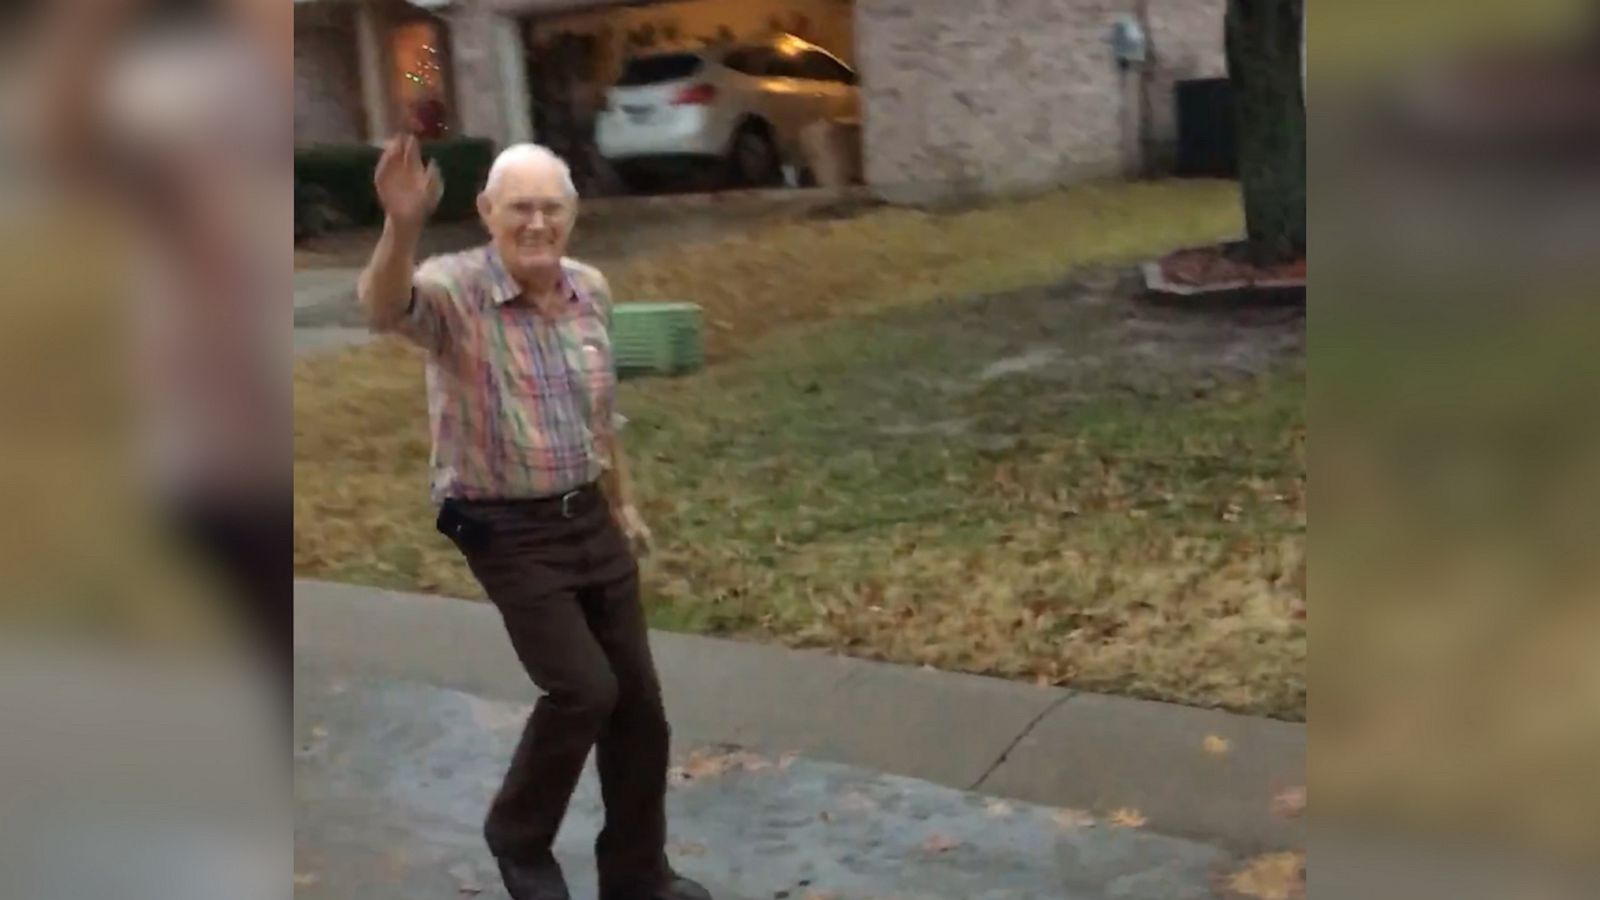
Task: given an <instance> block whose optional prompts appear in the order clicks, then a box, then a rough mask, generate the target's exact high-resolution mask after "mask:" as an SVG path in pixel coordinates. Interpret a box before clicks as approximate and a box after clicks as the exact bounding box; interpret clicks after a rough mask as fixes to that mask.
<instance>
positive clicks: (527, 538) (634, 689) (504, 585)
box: [359, 137, 710, 900]
mask: <svg viewBox="0 0 1600 900" xmlns="http://www.w3.org/2000/svg"><path fill="white" fill-rule="evenodd" d="M374 181H375V183H376V186H377V191H378V198H379V200H380V201H381V203H382V205H383V209H384V212H385V214H386V217H387V218H386V221H385V223H384V230H383V236H382V237H381V238H380V239H379V241H378V246H377V248H376V250H374V252H373V255H372V261H371V262H370V263H368V265H367V268H366V271H365V272H363V273H362V276H361V280H360V287H359V292H360V296H361V302H362V304H363V305H364V307H365V308H366V312H367V315H368V317H369V320H370V322H371V324H372V327H373V328H374V329H375V330H378V331H388V332H396V333H399V334H401V335H404V336H405V337H406V338H408V339H410V340H411V341H413V342H415V343H417V344H418V345H420V346H421V347H423V348H424V349H425V350H427V351H428V361H427V387H428V418H429V424H430V426H431V428H432V434H433V458H432V490H433V498H434V500H435V501H436V502H437V503H438V504H439V506H440V510H439V519H438V527H439V530H440V531H442V532H443V533H444V534H445V535H446V536H448V537H449V538H450V540H451V541H452V542H454V543H455V545H456V547H457V548H458V549H459V550H460V551H461V553H462V554H463V555H464V556H465V557H466V560H467V564H468V565H469V566H470V567H471V569H472V572H473V574H474V575H475V576H476V577H477V579H478V580H479V582H480V583H482V585H483V588H484V590H485V592H487V594H488V595H489V599H490V600H491V601H493V603H494V604H495V606H496V607H498V608H499V610H500V613H501V616H502V617H503V618H504V620H505V624H506V630H507V631H508V632H509V633H510V636H511V643H512V646H513V647H514V648H515V650H516V652H517V656H518V657H519V658H520V659H521V660H522V664H523V666H524V667H525V668H526V669H527V670H528V674H529V675H530V676H531V677H532V678H533V681H534V683H535V684H537V685H538V686H539V688H540V689H541V690H542V691H543V692H544V696H543V697H542V698H541V699H540V700H539V702H538V705H537V706H535V708H534V711H533V714H532V715H531V716H530V717H529V719H528V724H527V727H526V729H525V730H524V732H523V735H522V739H521V742H520V743H519V744H518V746H517V749H516V753H515V754H514V755H513V756H512V760H511V767H510V771H509V772H508V773H507V775H506V777H505V782H504V784H503V785H502V786H501V788H500V791H499V794H498V795H497V796H496V798H495V801H494V804H493V806H492V807H491V809H490V811H489V815H488V819H487V821H486V823H485V826H484V834H485V837H486V838H487V840H488V843H489V848H490V850H491V851H492V852H493V853H494V855H495V857H496V859H497V860H498V862H499V865H500V872H501V875H502V877H503V878H504V879H505V882H506V888H507V889H508V890H509V892H510V894H511V896H512V898H513V900H566V898H568V896H569V894H568V892H567V888H566V884H565V882H564V881H563V879H562V875H561V870H560V868H559V867H558V866H557V864H556V861H555V858H554V857H553V856H552V854H551V845H552V843H553V841H554V839H555V836H556V831H557V829H558V828H559V827H560V825H561V820H562V818H563V816H564V814H565V812H566V808H567V802H568V800H569V799H570V797H571V795H572V791H573V788H574V787H575V786H576V785H577V782H578V777H579V775H580V774H581V773H582V770H583V766H584V762H585V760H586V759H587V757H588V755H589V750H590V749H591V748H594V749H595V750H596V758H597V762H598V766H599V770H600V785H601V793H602V795H603V797H604V799H605V807H606V823H605V827H604V829H603V830H602V831H601V832H600V836H599V839H598V840H597V841H596V844H595V852H596V857H597V861H598V864H599V874H600V897H601V900H709V897H710V895H709V894H708V893H707V892H706V891H705V889H704V888H702V887H701V886H699V885H697V884H695V883H694V882H692V881H689V880H688V879H686V878H682V877H680V876H678V875H676V874H675V873H674V872H673V871H672V869H671V868H670V866H669V865H668V863H667V860H666V855H665V844H666V811H665V795H666V781H667V752H668V746H667V745H668V728H667V720H666V715H665V713H664V711H663V709H662V703H661V688H660V684H659V682H658V681H657V677H656V671H655V663H654V662H653V661H652V659H651V656H650V646H649V642H648V636H647V631H646V627H645V619H644V613H643V610H642V608H641V606H640V600H639V575H638V566H637V563H636V562H635V551H636V550H642V549H644V547H645V546H646V545H647V543H648V540H649V531H648V530H647V529H646V527H645V525H644V522H643V521H642V520H641V518H640V516H639V512H638V510H637V508H636V507H635V506H634V503H633V489H632V486H631V484H630V483H629V480H628V473H627V468H626V465H625V463H624V460H623V456H622V448H621V445H620V444H619V442H618V438H617V430H616V421H617V417H616V416H615V414H614V411H613V394H614V392H615V387H616V375H615V367H614V364H613V360H612V355H611V344H610V338H609V336H608V334H607V328H608V325H609V322H610V315H611V293H610V290H609V289H608V288H607V286H606V281H605V279H604V278H603V277H602V276H601V275H600V273H599V272H597V271H596V270H594V269H593V268H590V267H589V266H586V265H583V264H582V263H579V262H575V261H573V260H570V259H567V258H566V257H565V255H564V254H565V251H566V247H567V240H568V238H570V237H571V235H572V226H573V223H574V220H575V219H576V216H577V192H576V191H575V190H574V189H573V186H572V178H571V175H570V173H569V171H568V169H567V166H566V164H565V163H563V162H562V161H561V159H560V158H559V157H557V156H556V155H555V154H553V153H551V152H550V151H549V150H547V149H545V148H543V147H538V146H533V145H527V144H524V145H519V146H514V147H511V148H509V149H507V150H506V151H505V152H504V153H502V154H501V155H500V157H499V158H498V159H497V160H496V161H495V163H494V166H493V167H492V168H491V169H490V172H489V178H488V183H487V185H486V187H485V188H484V191H483V193H482V194H481V195H480V196H479V198H478V211H479V214H480V215H481V217H482V219H483V223H484V225H485V227H486V228H487V229H488V231H489V235H490V241H489V243H488V245H487V246H484V247H480V248H478V249H475V250H469V251H466V252H463V253H456V254H451V255H447V256H439V257H434V258H432V259H429V260H428V261H427V262H425V263H423V264H422V265H421V266H420V267H416V268H413V266H414V257H415V254H416V250H417V242H418V238H419V237H420V235H421V233H422V228H423V223H424V221H425V220H426V219H427V217H428V215H429V214H430V213H431V212H432V211H433V209H434V207H435V206H436V205H437V203H438V201H439V197H440V194H441V192H442V189H443V184H442V182H441V180H440V178H439V174H438V171H437V169H436V168H434V167H433V166H429V167H428V168H426V169H424V167H423V165H422V160H421V154H420V150H419V148H418V145H417V142H416V139H415V138H412V137H401V138H397V139H396V140H395V141H394V142H393V143H391V144H390V145H389V147H388V148H387V150H386V151H385V152H384V154H383V157H382V159H381V160H380V161H379V162H378V167H377V173H376V176H375V179H374ZM630 545H631V546H630Z"/></svg>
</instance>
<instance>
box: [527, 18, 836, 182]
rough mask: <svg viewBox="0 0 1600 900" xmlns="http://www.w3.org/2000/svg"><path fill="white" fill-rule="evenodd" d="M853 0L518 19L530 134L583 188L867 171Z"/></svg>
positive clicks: (830, 178)
mask: <svg viewBox="0 0 1600 900" xmlns="http://www.w3.org/2000/svg"><path fill="white" fill-rule="evenodd" d="M854 17H855V10H854V8H853V2H852V0H672V2H663V3H653V4H647V5H637V4H635V5H630V6H623V7H612V8H605V9H590V10H583V11H578V12H567V13H560V14H552V15H543V16H536V17H529V18H527V19H525V20H523V22H522V23H521V25H522V32H523V38H524V40H525V42H526V49H527V60H528V95H529V100H530V103H531V105H532V110H531V117H532V121H533V128H534V134H535V138H536V140H538V141H540V142H541V143H544V144H546V145H548V146H550V147H551V148H552V149H554V150H556V152H558V153H560V154H562V156H564V157H565V158H566V159H567V160H568V161H569V162H570V163H571V165H572V168H573V175H574V178H575V179H576V180H577V181H578V182H579V188H580V190H583V191H584V192H585V193H586V194H590V195H615V194H631V193H661V192H679V191H707V190H726V189H748V188H768V187H782V186H789V187H801V186H807V185H828V186H834V185H843V184H851V183H859V182H860V180H861V165H860V156H861V150H860V147H861V144H860V116H861V100H860V83H859V78H858V77H857V75H856V71H855V34H854V31H855V18H854Z"/></svg>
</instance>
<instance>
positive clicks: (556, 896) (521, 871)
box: [496, 859, 572, 900]
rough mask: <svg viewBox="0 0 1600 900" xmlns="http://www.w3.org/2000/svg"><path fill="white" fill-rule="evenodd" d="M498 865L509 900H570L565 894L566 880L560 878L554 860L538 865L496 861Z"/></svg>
mask: <svg viewBox="0 0 1600 900" xmlns="http://www.w3.org/2000/svg"><path fill="white" fill-rule="evenodd" d="M496 862H498V863H499V864H500V878H501V880H502V881H504V882H505V883H506V892H507V893H509V894H510V895H511V900H572V895H571V894H570V893H568V892H567V880H566V879H565V878H563V877H561V867H560V866H558V865H556V861H555V860H553V859H552V860H549V861H547V862H539V863H514V862H511V861H509V860H505V859H501V860H496Z"/></svg>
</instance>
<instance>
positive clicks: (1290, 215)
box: [1227, 0, 1306, 265]
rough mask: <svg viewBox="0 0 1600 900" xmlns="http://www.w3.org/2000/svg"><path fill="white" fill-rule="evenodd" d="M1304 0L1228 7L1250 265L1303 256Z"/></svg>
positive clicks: (1234, 0) (1250, 1) (1247, 1)
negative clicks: (1302, 59) (1251, 263)
mask: <svg viewBox="0 0 1600 900" xmlns="http://www.w3.org/2000/svg"><path fill="white" fill-rule="evenodd" d="M1304 20H1305V0H1228V16H1227V45H1228V75H1229V78H1230V79H1231V80H1232V82H1233V94H1234V98H1235V100H1234V102H1235V104H1236V115H1237V124H1236V133H1237V135H1238V148H1239V149H1238V153H1239V180H1240V186H1241V189H1242V191H1243V194H1244V215H1245V228H1246V232H1247V233H1248V235H1249V254H1250V257H1251V260H1252V261H1253V262H1255V263H1257V264H1262V265H1265V264H1271V263H1278V262H1287V261H1290V260H1295V259H1300V258H1303V257H1304V256H1305V252H1306V105H1305V85H1304V81H1303V73H1304V69H1303V68H1302V67H1301V53H1302V39H1303V35H1304V33H1305V32H1304V30H1303V27H1302V23H1303V22H1304Z"/></svg>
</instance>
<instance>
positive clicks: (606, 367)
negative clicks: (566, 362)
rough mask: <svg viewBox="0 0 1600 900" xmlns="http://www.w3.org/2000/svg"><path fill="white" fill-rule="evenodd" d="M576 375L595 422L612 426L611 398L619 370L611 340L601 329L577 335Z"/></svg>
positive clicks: (592, 419)
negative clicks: (584, 392) (617, 369)
mask: <svg viewBox="0 0 1600 900" xmlns="http://www.w3.org/2000/svg"><path fill="white" fill-rule="evenodd" d="M577 357H578V359H577V363H576V366H575V369H576V372H575V374H577V376H578V377H579V379H581V380H582V382H583V387H584V390H585V391H586V392H587V394H588V400H589V404H588V405H589V413H590V419H591V421H592V422H594V423H597V424H602V425H604V424H606V423H609V421H610V419H611V415H612V397H613V396H614V394H615V392H616V387H617V371H616V363H615V359H614V358H613V356H612V350H611V340H610V338H609V337H608V336H607V335H606V333H605V331H604V330H603V329H601V328H586V329H584V330H583V332H582V333H581V334H580V335H579V336H578V342H577Z"/></svg>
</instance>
